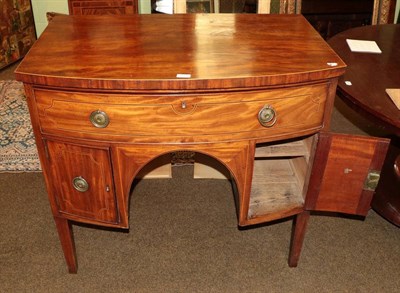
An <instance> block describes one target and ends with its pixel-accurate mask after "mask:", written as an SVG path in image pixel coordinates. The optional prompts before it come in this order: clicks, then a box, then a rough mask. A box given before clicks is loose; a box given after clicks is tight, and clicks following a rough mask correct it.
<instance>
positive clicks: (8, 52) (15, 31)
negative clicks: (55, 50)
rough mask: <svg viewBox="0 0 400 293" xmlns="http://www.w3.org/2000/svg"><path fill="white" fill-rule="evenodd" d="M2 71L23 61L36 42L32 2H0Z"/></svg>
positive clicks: (2, 0)
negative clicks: (12, 64) (16, 62)
mask: <svg viewBox="0 0 400 293" xmlns="http://www.w3.org/2000/svg"><path fill="white" fill-rule="evenodd" d="M0 41H1V46H0V69H1V68H3V67H5V66H7V65H9V64H11V63H13V62H15V61H18V60H19V59H21V58H22V57H23V56H25V54H26V53H27V52H28V51H29V49H30V48H31V47H32V45H33V43H34V42H35V41H36V31H35V22H34V19H33V13H32V5H31V2H30V0H1V1H0Z"/></svg>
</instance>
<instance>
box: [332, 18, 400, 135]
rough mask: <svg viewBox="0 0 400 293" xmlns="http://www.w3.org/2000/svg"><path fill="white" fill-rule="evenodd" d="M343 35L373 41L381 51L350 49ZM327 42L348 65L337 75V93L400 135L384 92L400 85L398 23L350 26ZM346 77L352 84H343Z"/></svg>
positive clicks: (399, 116) (399, 122) (397, 116)
mask: <svg viewBox="0 0 400 293" xmlns="http://www.w3.org/2000/svg"><path fill="white" fill-rule="evenodd" d="M346 39H357V40H373V41H376V43H377V44H378V46H379V48H380V49H381V50H382V54H368V53H356V52H351V51H350V49H349V47H348V45H347V43H346ZM328 43H329V44H330V45H331V47H332V48H333V49H334V50H335V51H336V52H337V53H338V54H339V56H340V57H341V58H342V59H343V60H344V62H346V64H347V65H348V68H347V71H346V73H345V74H344V75H343V76H342V77H341V78H340V79H339V83H338V92H339V94H340V95H341V96H343V97H344V98H345V99H347V100H349V101H350V102H351V103H353V104H354V105H355V107H356V108H357V109H358V110H362V111H364V112H366V113H369V114H370V115H369V116H367V117H370V118H371V119H375V118H377V119H378V120H379V121H380V123H381V124H384V125H385V126H386V127H387V128H388V129H389V130H390V131H392V132H394V133H396V135H398V136H400V111H399V110H398V109H397V107H396V105H395V104H394V103H393V102H392V100H391V99H390V98H389V96H388V95H387V94H386V92H385V90H386V89H387V88H400V78H399V76H400V25H396V24H391V25H377V26H365V27H359V28H354V29H351V30H348V31H345V32H343V33H340V34H338V35H336V36H334V37H333V38H332V39H330V40H329V41H328ZM346 81H350V82H351V83H352V85H351V86H348V85H346V84H345V82H346Z"/></svg>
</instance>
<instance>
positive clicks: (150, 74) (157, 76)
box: [16, 14, 345, 90]
mask: <svg viewBox="0 0 400 293" xmlns="http://www.w3.org/2000/svg"><path fill="white" fill-rule="evenodd" d="M44 47H45V48H47V49H46V50H42V49H41V48H44ZM30 55H31V56H32V58H27V59H26V60H25V62H24V63H23V64H21V65H20V66H19V68H18V69H17V71H16V76H17V78H19V79H20V80H22V81H24V82H27V83H35V84H40V85H48V86H63V87H80V88H82V87H84V88H96V89H135V90H139V89H142V90H155V89H157V90H175V89H176V90H183V89H192V90H193V89H196V90H205V89H207V90H210V89H233V88H236V89H237V88H244V87H261V86H270V85H282V84H293V83H302V82H310V81H315V80H322V79H327V78H331V77H335V76H338V75H339V74H341V73H343V71H344V67H345V65H344V63H343V62H342V61H341V60H340V58H338V57H337V55H336V54H335V53H334V52H333V51H332V49H331V48H330V47H329V46H327V45H326V43H325V42H324V41H323V40H322V39H321V38H320V36H319V35H317V34H315V33H314V30H313V29H312V27H311V26H310V25H309V24H308V23H307V21H306V20H305V19H304V18H303V17H302V16H301V15H285V16H282V15H259V14H257V15H251V17H250V16H248V15H244V14H222V15H217V14H205V15H204V14H202V15H199V14H182V15H173V16H171V15H161V14H157V15H131V16H120V17H118V18H117V19H115V18H114V17H112V16H110V17H107V16H103V17H100V16H99V17H97V16H91V17H90V18H87V17H82V16H74V17H68V16H59V17H56V18H54V20H53V21H52V23H51V24H50V25H49V26H48V28H47V29H46V30H45V31H44V33H43V38H41V39H40V40H39V41H38V42H37V45H36V46H35V47H34V48H32V50H31V51H30ZM33 56H34V57H33ZM43 60H46V62H43ZM328 63H330V64H332V63H336V64H337V65H336V66H329V65H328ZM38 73H40V75H39V74H38ZM177 74H189V75H190V76H191V78H177ZM88 76H90V78H88Z"/></svg>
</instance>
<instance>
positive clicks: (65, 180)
mask: <svg viewBox="0 0 400 293" xmlns="http://www.w3.org/2000/svg"><path fill="white" fill-rule="evenodd" d="M47 146H48V154H49V159H50V169H51V175H50V176H51V177H50V178H51V180H52V183H53V193H54V196H55V200H56V202H57V206H58V210H59V212H60V213H61V214H64V215H66V216H67V217H70V218H72V219H77V218H78V219H87V220H89V221H88V222H93V221H95V222H108V223H116V221H117V210H116V206H117V205H116V200H115V196H114V186H113V185H114V184H113V179H112V178H113V177H112V173H111V162H110V154H109V150H108V149H98V148H91V147H85V146H78V145H71V144H66V143H61V142H54V141H48V142H47Z"/></svg>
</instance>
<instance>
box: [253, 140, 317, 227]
mask: <svg viewBox="0 0 400 293" xmlns="http://www.w3.org/2000/svg"><path fill="white" fill-rule="evenodd" d="M313 141H314V136H310V137H308V138H304V139H298V140H294V141H289V142H284V143H275V144H274V143H273V144H262V145H258V146H257V147H256V151H255V161H254V170H253V181H252V185H251V194H250V204H249V211H248V219H249V221H252V222H263V221H266V220H273V219H280V218H282V217H285V216H290V215H293V214H296V213H298V212H299V211H301V210H302V209H303V206H304V199H305V190H304V184H305V181H306V176H307V170H309V169H310V168H309V167H310V152H311V146H312V144H313Z"/></svg>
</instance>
